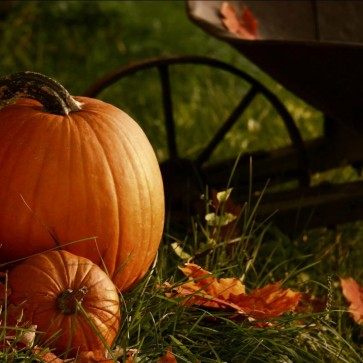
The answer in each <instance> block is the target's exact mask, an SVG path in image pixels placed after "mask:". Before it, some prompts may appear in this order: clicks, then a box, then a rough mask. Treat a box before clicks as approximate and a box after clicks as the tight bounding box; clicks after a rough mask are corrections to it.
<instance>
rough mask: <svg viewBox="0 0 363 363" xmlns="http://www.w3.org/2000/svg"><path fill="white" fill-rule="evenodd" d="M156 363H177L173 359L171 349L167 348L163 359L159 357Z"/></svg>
mask: <svg viewBox="0 0 363 363" xmlns="http://www.w3.org/2000/svg"><path fill="white" fill-rule="evenodd" d="M157 363H178V362H177V360H176V358H175V355H174V354H173V353H172V351H171V347H169V349H168V351H167V353H166V354H165V355H164V356H163V357H161V358H160V359H159V360H158V361H157Z"/></svg>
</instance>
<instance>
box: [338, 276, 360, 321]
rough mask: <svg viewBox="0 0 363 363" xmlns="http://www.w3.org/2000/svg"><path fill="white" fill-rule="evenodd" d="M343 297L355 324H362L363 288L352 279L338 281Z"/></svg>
mask: <svg viewBox="0 0 363 363" xmlns="http://www.w3.org/2000/svg"><path fill="white" fill-rule="evenodd" d="M340 283H341V285H342V290H343V295H344V296H345V298H346V299H347V300H348V302H349V303H350V305H349V310H348V311H349V313H350V315H351V316H352V318H353V319H354V321H355V322H356V323H357V324H363V287H362V286H360V285H359V284H358V283H357V282H356V281H355V280H354V279H353V278H352V277H349V278H347V279H343V278H341V279H340Z"/></svg>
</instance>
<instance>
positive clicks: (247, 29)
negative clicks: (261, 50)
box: [220, 2, 258, 40]
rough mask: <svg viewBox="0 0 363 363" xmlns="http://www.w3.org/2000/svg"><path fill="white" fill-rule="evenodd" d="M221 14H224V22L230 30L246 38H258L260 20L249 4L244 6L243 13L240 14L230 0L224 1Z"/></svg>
mask: <svg viewBox="0 0 363 363" xmlns="http://www.w3.org/2000/svg"><path fill="white" fill-rule="evenodd" d="M220 14H221V16H222V23H223V25H224V26H225V27H226V29H227V30H228V31H229V32H231V33H234V34H236V35H238V36H239V37H240V38H242V39H246V40H255V39H257V38H258V35H257V29H258V21H257V20H256V18H255V17H254V15H253V14H252V12H251V11H250V10H249V9H248V7H247V6H243V7H242V11H241V15H240V16H238V15H237V11H236V9H235V8H234V7H233V6H232V5H230V4H229V3H228V2H223V3H222V6H221V8H220Z"/></svg>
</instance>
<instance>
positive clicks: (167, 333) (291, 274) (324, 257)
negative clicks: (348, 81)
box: [0, 1, 363, 363]
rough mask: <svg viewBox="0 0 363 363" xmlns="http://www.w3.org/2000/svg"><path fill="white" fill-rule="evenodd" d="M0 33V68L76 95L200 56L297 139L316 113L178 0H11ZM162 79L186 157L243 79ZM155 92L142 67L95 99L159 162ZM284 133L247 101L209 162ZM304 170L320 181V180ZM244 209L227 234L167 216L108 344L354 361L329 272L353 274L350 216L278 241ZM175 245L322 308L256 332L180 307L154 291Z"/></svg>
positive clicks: (161, 141)
mask: <svg viewBox="0 0 363 363" xmlns="http://www.w3.org/2000/svg"><path fill="white" fill-rule="evenodd" d="M50 29H51V30H50ZM0 32H1V38H2V41H1V43H0V51H1V54H2V56H1V59H0V64H1V71H0V76H3V75H6V74H9V73H13V72H16V71H20V70H32V71H38V72H42V73H45V74H48V75H49V76H51V77H53V78H56V79H57V80H59V81H60V82H61V83H63V84H64V85H65V86H66V88H67V89H68V90H69V91H70V92H71V93H72V94H74V95H78V94H81V93H82V92H83V91H84V90H85V89H86V88H87V87H88V86H89V85H90V84H91V83H92V82H93V81H94V80H95V79H97V78H99V77H101V76H102V75H104V74H105V73H107V72H109V71H111V70H113V69H115V68H117V67H120V66H124V65H126V64H128V63H130V62H134V61H139V60H142V59H145V58H148V57H157V56H161V55H175V54H181V55H187V54H188V55H189V54H198V55H208V56H212V57H215V58H218V59H220V60H223V61H226V62H228V63H231V64H233V65H235V66H237V67H239V68H241V69H243V70H245V71H246V72H248V73H249V74H251V75H252V76H254V77H256V78H257V79H258V80H260V81H261V82H262V83H263V84H264V85H265V86H266V87H267V88H268V89H270V90H272V91H273V92H274V93H275V94H276V95H277V96H278V97H279V98H280V99H281V100H282V101H283V102H284V104H285V105H286V106H287V108H288V110H289V111H290V112H291V114H292V116H293V117H294V119H295V121H296V122H297V125H298V127H299V129H300V131H301V133H302V135H303V138H304V139H309V138H312V137H315V136H317V135H320V134H321V132H322V125H323V122H322V115H321V114H320V113H319V112H318V111H316V110H314V109H313V108H311V107H309V106H308V105H306V104H305V103H304V102H302V101H301V100H299V99H297V98H296V97H294V96H293V95H292V94H291V93H289V92H288V90H286V89H284V88H283V87H282V86H281V85H278V84H276V83H275V82H274V81H273V80H272V79H271V78H270V77H269V76H268V75H266V74H264V73H263V72H262V71H261V70H259V69H258V68H257V67H256V66H254V65H253V64H251V63H250V62H249V61H248V60H247V59H245V58H244V57H242V56H241V55H240V54H239V53H238V52H237V51H235V50H234V49H232V48H231V47H229V46H228V45H227V44H224V43H222V42H220V41H218V40H216V39H213V38H212V37H210V36H209V35H207V34H206V33H204V32H203V31H202V30H200V29H198V28H197V27H196V26H195V25H193V24H192V23H191V22H190V21H189V20H188V19H187V17H186V13H185V3H184V2H183V1H94V2H83V1H82V2H81V1H78V2H75V1H53V2H37V1H27V2H25V1H24V2H15V4H14V5H13V8H12V10H11V12H10V13H9V14H8V15H7V17H6V18H4V19H3V20H2V21H1V23H0ZM172 77H173V78H172V81H173V89H174V90H175V102H174V106H175V114H176V124H177V142H178V146H179V150H180V154H181V156H183V157H186V158H195V157H196V156H197V155H198V153H199V152H200V151H201V150H203V147H204V146H205V144H206V143H207V142H208V140H210V138H211V137H212V136H213V135H214V133H215V131H216V130H217V129H218V127H219V126H220V124H221V120H222V119H225V117H226V116H227V115H228V111H227V110H228V108H229V107H230V106H231V105H233V104H235V103H236V102H237V101H238V100H239V98H240V96H241V95H242V94H243V93H245V92H246V90H247V85H244V84H241V83H237V82H235V81H233V80H231V79H229V78H228V79H227V78H226V77H224V75H223V74H221V73H216V72H211V71H210V70H208V69H203V70H201V71H199V70H198V71H196V70H195V69H193V67H191V66H188V67H176V68H175V71H174V73H173V75H172ZM159 93H160V89H159V88H158V86H157V85H156V84H155V74H153V73H152V72H151V73H150V74H143V75H137V76H135V77H134V78H133V79H130V80H125V82H122V83H120V84H119V85H117V86H114V87H110V89H109V90H107V91H105V92H104V93H102V94H101V95H100V97H101V98H102V99H104V100H106V101H108V102H111V103H113V104H115V105H117V106H118V107H120V108H122V109H124V110H125V111H126V112H128V113H129V114H130V115H132V116H133V117H134V118H135V120H136V121H137V122H139V123H140V125H141V126H142V127H143V129H144V130H145V132H146V133H147V135H148V137H149V138H150V140H151V142H152V144H153V146H154V148H155V151H156V153H157V156H158V158H159V160H160V161H162V160H165V159H167V158H168V154H167V148H166V141H165V129H164V120H163V118H162V115H161V113H160V107H159V106H160V98H159ZM287 143H289V139H288V135H287V132H286V130H285V129H284V126H283V124H282V121H281V120H280V119H279V117H278V116H277V115H276V112H275V111H274V110H273V109H272V108H271V107H270V106H269V105H268V104H267V103H266V101H265V100H264V99H263V98H261V97H259V98H257V99H256V100H255V101H254V103H253V105H252V107H251V108H250V109H249V110H248V111H247V112H246V114H245V115H244V116H243V118H242V119H241V120H240V121H239V123H238V124H237V125H235V127H234V128H233V129H232V130H231V132H229V133H228V134H227V135H226V139H225V141H224V142H223V143H222V144H221V145H219V146H218V148H217V149H216V152H215V154H213V158H212V161H218V160H221V159H224V158H226V157H233V156H237V155H238V154H239V153H240V151H241V150H242V151H253V150H257V149H273V148H277V147H281V146H283V145H285V144H287ZM327 177H328V178H331V174H330V175H328V176H327ZM354 177H356V175H355V172H353V171H352V170H348V172H347V173H344V175H342V173H341V172H340V171H338V172H336V173H335V174H333V178H335V179H337V181H340V180H347V179H351V178H354ZM314 178H315V179H314V180H316V181H318V182H320V181H321V180H324V179H325V178H326V176H325V175H316V176H314ZM207 206H208V208H211V206H210V205H207ZM253 208H254V206H252V205H249V206H248V208H247V209H246V210H245V211H244V212H243V214H242V215H241V220H242V221H244V223H243V224H242V228H241V232H240V234H239V235H238V236H234V237H233V238H232V237H231V238H226V239H224V238H223V237H222V236H220V235H217V236H216V235H214V234H212V229H211V227H210V226H208V225H206V223H205V222H204V221H203V219H202V220H201V221H199V220H195V221H191V222H190V225H188V228H185V231H180V230H178V231H177V232H176V231H174V230H173V229H172V228H171V227H169V226H168V224H167V228H166V233H165V236H164V239H163V241H162V244H161V247H160V251H159V256H158V259H157V262H156V265H155V268H154V270H152V271H151V272H150V274H149V275H148V276H147V278H146V279H145V280H144V281H143V282H142V283H141V284H140V285H138V286H137V287H136V288H135V289H134V290H132V291H131V292H129V293H127V294H125V296H123V302H122V308H123V311H124V317H125V319H124V320H123V327H122V329H121V331H120V336H119V337H118V340H117V344H118V345H120V346H121V347H123V348H125V349H126V348H135V349H137V350H139V352H140V353H139V358H140V361H141V362H154V361H156V359H157V357H160V356H161V355H162V354H165V352H166V351H167V349H168V347H169V346H171V347H172V349H173V352H174V353H175V354H176V356H177V358H178V362H179V361H180V362H197V361H198V360H199V361H201V362H203V363H204V362H237V363H239V362H360V361H362V358H361V356H362V353H363V352H362V340H361V339H362V338H361V337H362V329H361V327H359V326H357V325H355V324H354V323H353V321H352V320H351V318H350V317H349V316H348V314H347V313H346V312H345V311H344V310H345V308H346V302H345V300H344V298H343V297H342V294H341V289H340V286H339V276H353V277H354V278H356V279H357V280H358V281H363V269H362V268H361V261H362V257H363V256H362V252H361V250H362V249H361V246H360V245H361V241H362V238H363V229H362V226H361V224H360V223H354V224H349V225H348V226H341V227H336V228H334V229H327V228H322V229H319V230H315V231H309V232H306V233H303V234H302V235H300V236H296V237H295V238H290V237H288V236H286V235H284V234H283V233H281V232H280V231H278V230H276V229H275V228H274V227H273V219H272V220H271V221H269V223H271V224H267V223H266V224H264V225H259V224H257V223H256V222H254V219H253V213H252V211H253ZM257 208H258V207H257ZM251 215H252V217H251ZM175 241H177V242H178V243H179V244H180V246H181V247H182V248H183V250H184V251H185V252H186V253H188V254H189V255H191V256H195V257H196V262H198V263H199V264H200V265H201V266H203V267H204V268H206V269H208V270H210V271H212V272H213V273H215V274H217V275H218V276H223V277H231V276H236V277H243V281H244V283H245V284H246V286H247V288H248V289H249V290H250V289H253V288H255V287H258V286H263V285H265V284H268V283H273V282H276V281H279V280H282V281H284V286H286V287H291V288H294V289H297V290H299V291H302V292H309V293H311V294H314V295H316V296H319V297H321V298H322V299H323V301H325V300H326V299H327V298H328V297H330V299H328V302H329V303H328V308H329V309H328V310H329V314H328V315H329V319H327V315H326V314H325V313H324V314H312V313H311V314H308V315H307V316H304V315H301V314H290V315H287V316H284V317H282V318H281V319H278V327H277V326H274V327H271V328H269V329H261V328H256V327H253V326H250V325H249V324H248V323H246V322H243V323H237V322H236V321H233V320H230V319H228V318H227V316H226V315H225V313H222V312H218V311H211V310H207V309H203V308H186V307H183V308H181V307H180V306H179V305H178V304H177V302H176V301H175V300H173V299H169V298H167V297H166V296H165V291H163V290H162V289H160V286H161V285H162V283H163V282H165V281H169V282H170V283H172V284H178V283H180V282H181V281H183V277H182V276H181V274H180V272H178V270H177V266H178V265H180V264H182V263H183V260H182V259H180V258H179V257H178V256H177V255H176V254H175V252H174V251H173V249H172V247H171V246H172V243H174V242H175ZM301 321H303V322H304V324H303V325H302V324H301ZM1 334H4V330H1V329H0V339H1V340H2V339H4V336H3V335H1ZM19 335H21V332H19ZM226 342H228V343H226ZM39 360H40V358H39V356H34V354H31V353H30V351H29V350H27V349H24V350H21V351H12V350H8V351H6V352H5V353H4V352H3V353H0V361H1V362H3V361H4V362H5V361H8V362H10V361H12V362H38V361H39Z"/></svg>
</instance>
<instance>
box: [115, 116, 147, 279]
mask: <svg viewBox="0 0 363 363" xmlns="http://www.w3.org/2000/svg"><path fill="white" fill-rule="evenodd" d="M111 117H112V120H113V122H114V123H119V120H117V118H116V117H113V115H112V116H110V118H111ZM131 121H132V122H133V123H134V125H135V126H136V129H137V132H138V135H140V133H141V136H144V134H143V131H142V128H141V126H140V125H139V124H138V123H136V121H134V120H132V119H131ZM124 132H125V134H126V131H124ZM123 141H124V143H125V144H126V145H127V147H125V146H124V145H122V146H123V149H124V150H125V151H126V154H127V158H128V160H130V163H131V164H132V167H131V170H132V171H134V170H135V167H134V166H135V165H136V166H137V170H138V171H140V167H141V170H142V172H143V180H142V182H141V181H140V178H136V177H135V174H134V179H136V183H137V184H138V185H137V190H142V188H140V185H141V186H143V185H144V183H145V182H146V184H147V186H148V188H147V189H148V193H146V194H147V197H148V204H149V205H150V206H152V205H153V203H152V202H151V200H152V198H151V190H150V186H149V179H148V178H147V175H148V173H147V172H146V171H145V165H144V163H142V162H140V161H141V160H142V159H143V157H142V155H140V154H139V149H138V148H137V147H135V143H134V142H131V141H130V140H129V139H128V138H125V140H123ZM136 155H137V159H136V157H135V156H136ZM135 159H136V160H135ZM142 196H144V195H141V193H138V199H139V205H141V206H142V205H144V204H145V201H143V200H142ZM149 212H150V213H149V217H150V215H152V212H151V210H150V211H149ZM149 220H150V222H149V223H150V225H153V224H152V222H151V220H152V218H149ZM141 223H143V224H144V223H145V221H144V220H143V221H141ZM143 233H144V234H143V236H142V237H141V238H140V241H139V242H138V243H139V244H142V248H143V249H145V250H149V248H150V246H151V245H152V241H151V239H152V235H151V234H150V233H149V236H148V237H149V238H148V241H147V246H144V243H145V239H146V238H145V232H144V231H143ZM135 249H137V247H134V249H133V250H135ZM132 255H133V251H131V253H130V255H129V257H128V258H138V256H134V257H132ZM145 260H146V256H145V255H144V259H143V260H142V261H138V264H140V265H141V266H143V265H146V264H145ZM148 264H149V263H148ZM120 267H121V266H115V270H114V271H115V272H116V274H115V273H114V274H113V278H115V276H117V274H119V273H121V272H122V278H123V279H124V280H127V281H128V280H129V277H130V275H132V274H133V271H132V270H130V269H126V271H127V272H128V274H127V275H126V273H125V270H124V268H123V267H121V269H120ZM138 278H139V276H134V278H133V280H134V281H135V280H136V279H138ZM131 285H132V284H131Z"/></svg>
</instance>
